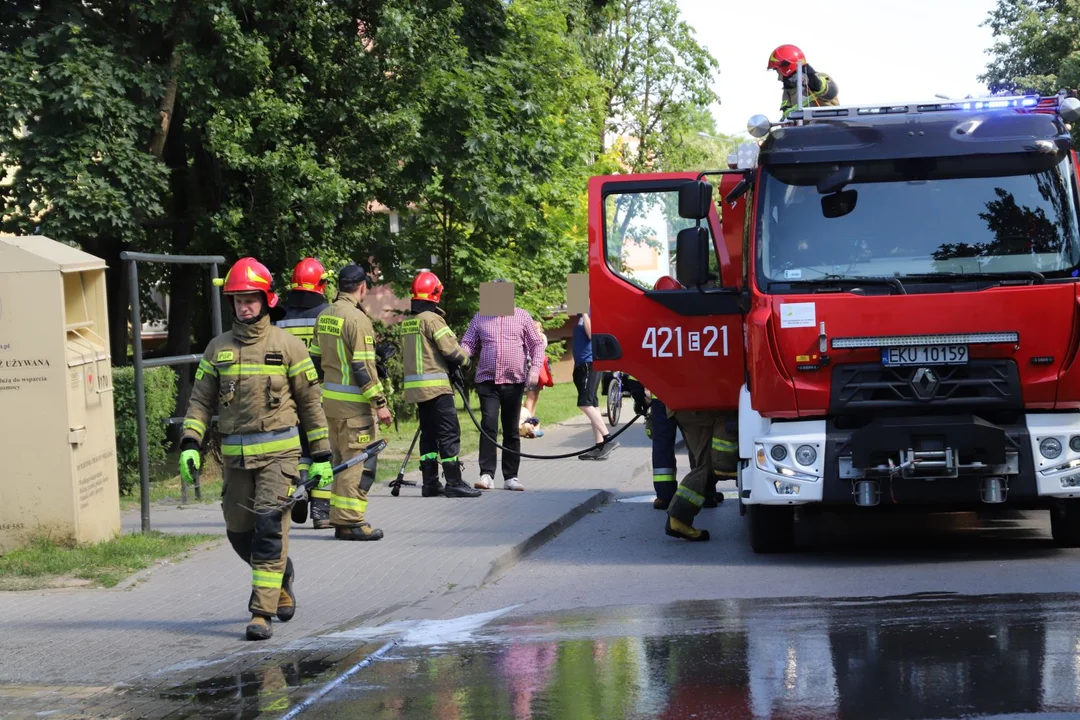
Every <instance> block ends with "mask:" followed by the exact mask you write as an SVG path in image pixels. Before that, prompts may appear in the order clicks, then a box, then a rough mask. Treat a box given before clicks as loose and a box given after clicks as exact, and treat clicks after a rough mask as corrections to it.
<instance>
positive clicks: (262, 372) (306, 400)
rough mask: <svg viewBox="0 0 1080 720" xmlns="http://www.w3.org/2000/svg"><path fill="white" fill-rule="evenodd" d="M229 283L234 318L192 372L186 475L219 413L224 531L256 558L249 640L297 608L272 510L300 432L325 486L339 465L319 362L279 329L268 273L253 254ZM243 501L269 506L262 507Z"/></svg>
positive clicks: (292, 479)
mask: <svg viewBox="0 0 1080 720" xmlns="http://www.w3.org/2000/svg"><path fill="white" fill-rule="evenodd" d="M224 285H225V290H224V292H225V295H226V296H227V297H231V299H232V307H233V313H234V316H235V319H234V320H233V326H232V330H230V331H229V332H226V333H223V334H221V335H219V336H217V337H216V338H214V339H213V340H211V341H210V343H209V344H208V345H207V346H206V351H205V353H204V355H203V359H202V360H200V361H199V366H198V369H197V370H196V371H195V385H194V387H193V388H192V391H191V401H190V402H189V404H188V411H187V416H186V418H185V419H184V435H183V439H182V440H181V441H180V449H181V452H180V475H181V477H183V479H184V481H185V482H189V483H190V482H194V476H193V471H197V470H198V469H199V467H200V465H201V460H200V447H201V445H202V442H203V438H204V437H205V436H206V430H207V427H208V426H209V425H210V421H211V418H212V417H213V416H214V412H215V411H216V412H217V414H218V428H219V430H220V431H221V434H222V438H221V454H222V456H223V457H224V465H225V467H224V488H223V490H222V498H223V501H222V509H223V511H224V514H225V526H226V534H227V535H228V538H229V543H230V544H231V545H232V546H233V549H234V550H236V553H237V554H238V555H239V556H240V557H241V558H242V559H243V560H244V562H246V563H249V564H250V566H251V578H252V579H251V585H252V588H251V598H250V599H249V601H248V609H249V610H250V611H251V614H252V616H251V622H250V623H249V624H248V626H247V638H248V639H249V640H265V639H267V638H269V637H270V635H271V634H272V630H271V627H270V618H271V617H272V616H274V615H275V614H276V615H277V617H278V619H279V620H281V621H282V622H286V621H288V620H290V619H292V617H293V615H294V613H295V612H296V595H295V593H294V592H293V581H294V579H295V576H296V573H295V571H294V570H293V562H292V559H291V558H289V557H288V552H289V517H288V516H287V515H283V513H282V512H281V511H280V510H274V508H277V507H279V506H280V504H281V502H282V500H283V499H284V498H286V497H288V495H289V494H290V489H291V486H294V485H297V484H298V478H299V471H298V470H297V461H298V460H299V459H300V434H301V433H304V434H305V435H306V437H307V440H308V443H309V445H310V447H311V459H312V464H311V469H310V475H311V476H312V478H314V477H318V478H319V484H320V485H322V486H323V487H325V486H326V485H329V484H330V482H331V480H332V477H333V470H332V468H331V466H330V457H331V455H330V447H329V444H328V441H327V427H326V418H325V417H324V415H323V409H322V404H321V402H320V392H319V379H318V373H317V372H316V371H315V365H314V364H313V363H312V361H311V358H310V357H309V356H308V352H307V348H305V347H304V344H303V343H302V342H300V341H299V340H297V339H296V338H295V337H293V336H292V335H290V334H289V333H287V332H285V331H284V330H281V329H280V328H277V327H274V326H273V325H272V324H271V323H270V318H269V316H268V314H267V313H268V312H269V310H270V308H272V307H274V306H276V305H277V296H276V295H275V294H274V292H273V290H272V278H271V276H270V271H269V270H267V269H266V267H265V266H264V265H263V264H262V263H260V262H259V261H257V260H256V259H255V258H250V257H247V258H242V259H240V260H238V261H237V262H236V264H235V265H233V266H232V268H231V269H230V270H229V272H228V274H227V275H226V276H225V282H224ZM298 423H299V426H300V427H299V429H298V428H297V424H298ZM242 506H247V507H250V508H253V509H255V510H263V511H265V510H272V511H271V512H267V513H266V514H259V515H256V514H253V513H252V512H250V511H249V510H247V509H245V508H244V507H242Z"/></svg>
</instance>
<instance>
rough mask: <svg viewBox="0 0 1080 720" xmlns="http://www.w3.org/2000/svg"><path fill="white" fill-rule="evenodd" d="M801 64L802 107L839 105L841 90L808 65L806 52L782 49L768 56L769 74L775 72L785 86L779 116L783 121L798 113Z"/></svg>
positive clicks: (785, 47) (793, 47)
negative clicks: (795, 112) (798, 79)
mask: <svg viewBox="0 0 1080 720" xmlns="http://www.w3.org/2000/svg"><path fill="white" fill-rule="evenodd" d="M799 61H802V64H803V66H802V68H803V88H802V107H807V106H811V105H812V106H815V107H819V106H821V105H839V104H840V100H839V98H838V97H837V94H838V93H839V88H838V87H837V86H836V81H835V80H833V79H832V77H830V76H829V75H826V74H825V73H823V72H817V71H816V70H814V68H812V67H810V65H809V64H808V63H807V62H806V56H805V55H804V54H803V51H802V50H800V49H799V48H797V47H795V46H794V45H781V46H780V47H778V48H776V49H775V50H773V51H772V55H770V56H769V64H768V66H766V68H765V69H766V70H775V71H776V75H777V77H778V78H779V80H780V82H781V83H782V84H783V86H784V94H783V96H782V97H781V100H780V112H781V114H782V115H783V116H784V117H787V115H788V113H790V112H791V111H792V110H795V109H796V107H795V106H796V105H797V104H798V87H797V84H798V81H797V80H796V73H797V71H798V68H799Z"/></svg>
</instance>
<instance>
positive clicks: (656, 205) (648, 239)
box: [604, 189, 720, 290]
mask: <svg viewBox="0 0 1080 720" xmlns="http://www.w3.org/2000/svg"><path fill="white" fill-rule="evenodd" d="M702 224H703V226H704V227H705V228H706V230H708V231H709V238H710V240H711V241H712V242H713V252H712V253H710V254H709V272H710V274H711V275H713V276H715V277H716V278H719V277H720V264H719V260H718V257H717V254H716V244H715V239H714V238H713V236H712V229H711V228H710V227H709V226H708V224H707V223H705V222H703V223H702ZM694 225H695V221H693V220H687V219H685V218H682V217H679V192H678V189H671V190H646V191H642V192H625V193H612V194H610V195H607V196H606V197H605V198H604V252H605V257H606V260H607V264H608V267H609V268H611V271H612V272H613V273H615V274H616V275H618V276H619V277H620V278H622V279H623V280H625V281H626V282H628V283H630V284H632V285H634V286H636V287H639V288H641V289H643V290H651V289H652V288H653V285H654V284H655V283H656V281H657V280H658V279H660V278H661V277H663V276H665V275H669V276H671V277H675V248H676V242H675V239H676V237H677V236H678V234H679V231H680V230H682V229H684V228H688V227H693V226H694Z"/></svg>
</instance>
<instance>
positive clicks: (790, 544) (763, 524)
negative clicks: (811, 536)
mask: <svg viewBox="0 0 1080 720" xmlns="http://www.w3.org/2000/svg"><path fill="white" fill-rule="evenodd" d="M746 514H747V516H749V520H750V547H751V548H752V549H753V551H754V552H756V553H760V554H769V553H787V552H791V551H792V550H794V549H795V508H793V507H791V506H790V505H779V506H777V505H750V506H749V507H748V508H747V511H746Z"/></svg>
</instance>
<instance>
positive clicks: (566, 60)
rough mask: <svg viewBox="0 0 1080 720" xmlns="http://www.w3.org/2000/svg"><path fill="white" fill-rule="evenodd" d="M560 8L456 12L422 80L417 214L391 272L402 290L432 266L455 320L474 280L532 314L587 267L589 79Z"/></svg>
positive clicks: (409, 174) (413, 164) (467, 306)
mask: <svg viewBox="0 0 1080 720" xmlns="http://www.w3.org/2000/svg"><path fill="white" fill-rule="evenodd" d="M465 7H469V8H470V11H469V12H466V11H465ZM569 10H570V5H569V4H568V3H566V2H564V0H520V1H518V2H514V3H512V4H510V5H509V6H506V5H504V4H503V3H501V2H497V1H495V0H492V1H491V2H487V3H476V2H470V3H463V4H462V5H461V6H459V13H458V14H457V16H456V17H455V18H454V19H453V27H452V29H451V31H450V32H447V33H446V34H444V35H443V36H442V37H443V38H444V46H445V50H444V54H443V55H442V56H441V58H440V62H441V65H440V66H438V67H435V68H432V71H431V72H430V74H429V75H428V76H427V77H426V78H425V83H426V87H427V88H428V89H429V93H428V96H429V97H430V102H429V105H428V106H427V107H426V108H425V111H424V113H423V115H422V116H421V118H420V134H421V137H422V140H421V142H420V143H419V145H418V147H417V148H416V151H415V152H414V153H413V154H412V155H411V156H410V157H408V158H406V160H405V163H404V175H405V177H406V178H407V180H408V181H410V182H411V184H412V188H413V189H412V190H411V191H410V192H409V193H408V195H411V196H413V197H415V198H416V201H415V213H414V215H413V222H412V224H411V225H410V226H409V227H407V228H406V230H405V231H403V233H402V234H403V238H402V240H403V243H402V245H401V246H400V247H399V248H398V250H399V252H398V255H397V257H396V258H395V262H394V263H393V265H392V266H393V267H394V268H395V270H396V271H397V273H398V278H397V279H398V280H399V281H400V282H402V283H404V282H406V281H407V280H409V279H411V274H412V272H413V271H415V269H417V268H418V267H426V266H433V268H434V269H435V270H436V272H438V273H439V275H440V278H441V279H442V281H443V283H444V284H445V285H446V286H447V288H448V292H447V294H446V295H445V296H444V297H445V298H446V299H445V300H444V304H445V306H446V309H447V311H448V315H449V316H450V320H451V322H456V323H457V324H459V325H460V324H462V323H463V322H464V321H465V320H466V319H467V318H468V317H469V316H470V315H471V314H472V313H473V312H474V311H475V309H476V307H477V291H478V286H479V283H480V282H482V281H485V280H491V279H493V278H494V277H498V276H501V277H506V278H508V279H511V280H513V281H515V282H516V284H517V286H518V289H519V290H518V294H517V295H518V300H519V304H521V305H522V306H523V307H526V308H527V309H530V310H534V311H542V310H545V309H546V308H547V307H548V306H551V305H556V304H558V303H559V302H561V300H562V292H563V288H564V287H565V282H564V280H565V276H566V273H567V272H569V271H571V270H579V269H583V268H584V261H585V252H584V247H585V223H584V211H583V208H582V207H581V205H580V203H581V199H582V197H583V192H584V187H585V180H586V179H587V176H588V165H587V163H588V160H589V151H590V149H591V138H593V137H594V136H595V125H594V124H593V122H592V119H591V116H590V114H589V107H588V97H589V93H590V92H591V91H592V88H593V87H594V78H593V76H592V75H591V73H590V72H589V70H588V68H587V67H586V66H585V64H584V62H583V60H582V58H581V56H580V54H579V52H578V48H577V47H576V46H575V44H574V43H573V42H572V41H571V39H570V38H569V25H568V17H569V16H570V14H571V13H570V12H569ZM477 38H482V39H483V42H477V41H476V40H477Z"/></svg>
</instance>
